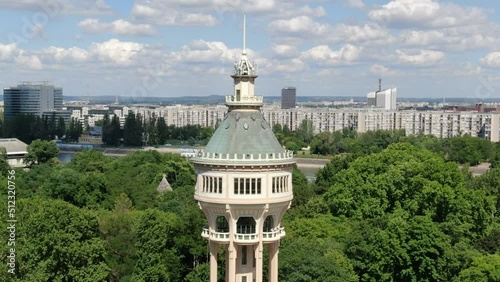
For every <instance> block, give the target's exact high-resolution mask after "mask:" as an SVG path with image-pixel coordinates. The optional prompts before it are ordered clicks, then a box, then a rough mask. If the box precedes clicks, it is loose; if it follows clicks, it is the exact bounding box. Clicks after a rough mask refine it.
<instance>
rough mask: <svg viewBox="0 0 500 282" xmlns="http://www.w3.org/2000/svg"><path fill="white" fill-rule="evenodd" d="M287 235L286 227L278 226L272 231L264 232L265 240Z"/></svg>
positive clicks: (263, 237) (263, 238)
mask: <svg viewBox="0 0 500 282" xmlns="http://www.w3.org/2000/svg"><path fill="white" fill-rule="evenodd" d="M284 236H285V227H281V228H277V229H275V230H272V231H270V232H262V240H263V241H274V240H276V239H280V238H282V237H284Z"/></svg>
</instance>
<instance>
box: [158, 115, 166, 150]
mask: <svg viewBox="0 0 500 282" xmlns="http://www.w3.org/2000/svg"><path fill="white" fill-rule="evenodd" d="M156 127H157V129H156V130H157V131H158V144H160V145H165V143H167V140H168V138H169V136H168V135H169V130H168V126H167V123H166V122H165V118H164V117H160V118H158V122H157V123H156Z"/></svg>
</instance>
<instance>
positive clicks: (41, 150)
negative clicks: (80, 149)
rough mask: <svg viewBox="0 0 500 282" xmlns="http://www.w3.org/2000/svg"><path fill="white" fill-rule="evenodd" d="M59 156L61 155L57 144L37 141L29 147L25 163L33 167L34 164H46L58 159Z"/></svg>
mask: <svg viewBox="0 0 500 282" xmlns="http://www.w3.org/2000/svg"><path fill="white" fill-rule="evenodd" d="M57 154H59V149H58V148H57V146H56V143H54V142H51V141H43V140H40V139H37V140H35V141H33V142H31V144H30V145H29V146H28V153H27V154H26V158H25V162H26V164H27V165H28V166H30V167H31V166H33V165H34V164H42V163H46V162H48V161H49V160H51V159H53V158H55V157H57Z"/></svg>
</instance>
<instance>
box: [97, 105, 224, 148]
mask: <svg viewBox="0 0 500 282" xmlns="http://www.w3.org/2000/svg"><path fill="white" fill-rule="evenodd" d="M213 132H214V129H213V128H211V127H201V126H199V125H186V126H183V127H176V126H174V125H167V124H166V122H165V118H163V117H156V116H155V115H153V116H151V117H149V118H147V119H145V118H143V117H142V116H141V114H137V115H136V114H134V113H129V114H128V115H127V117H126V119H125V124H124V126H123V130H121V129H120V123H119V120H118V117H117V116H116V115H113V116H112V117H111V118H110V117H109V116H108V115H105V116H104V120H103V133H102V141H103V143H104V144H106V145H112V146H117V145H119V144H120V139H122V138H123V142H124V144H125V145H126V146H156V145H165V143H166V142H167V140H170V139H176V140H181V142H183V141H186V142H187V143H188V144H190V145H194V144H195V143H197V142H198V143H206V142H208V140H209V139H210V137H211V136H212V134H213Z"/></svg>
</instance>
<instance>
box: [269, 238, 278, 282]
mask: <svg viewBox="0 0 500 282" xmlns="http://www.w3.org/2000/svg"><path fill="white" fill-rule="evenodd" d="M279 245H280V241H276V242H274V243H272V244H269V282H278V253H279Z"/></svg>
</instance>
